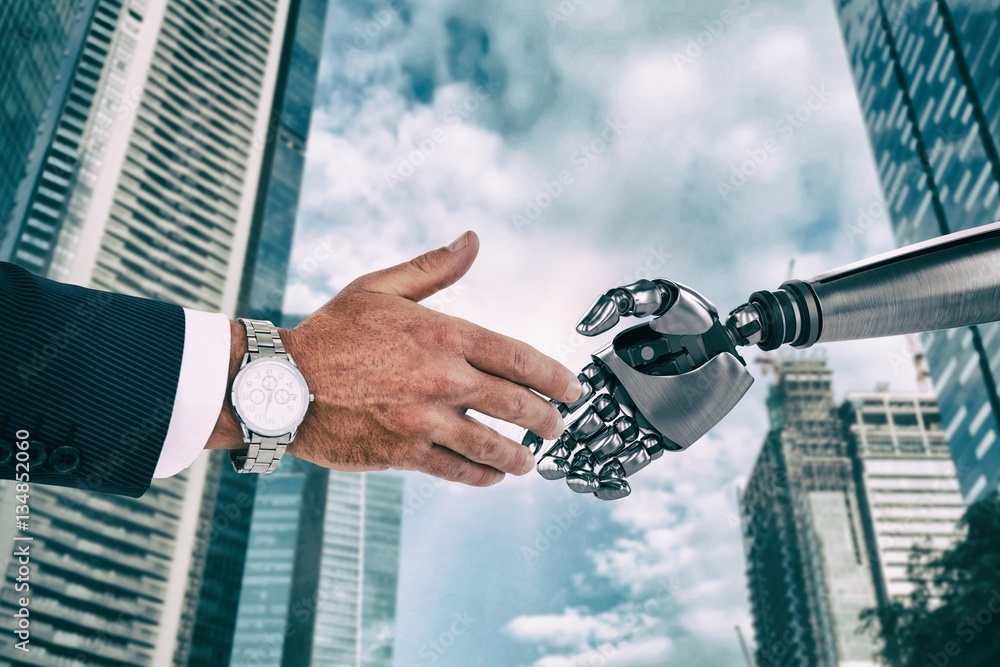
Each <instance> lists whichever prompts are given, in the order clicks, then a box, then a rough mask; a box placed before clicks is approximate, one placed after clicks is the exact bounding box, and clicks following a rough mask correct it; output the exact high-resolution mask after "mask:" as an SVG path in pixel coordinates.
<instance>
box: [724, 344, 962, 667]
mask: <svg viewBox="0 0 1000 667" xmlns="http://www.w3.org/2000/svg"><path fill="white" fill-rule="evenodd" d="M774 368H775V371H776V374H777V379H776V381H775V383H774V385H773V386H772V387H771V392H770V397H769V402H768V407H769V410H770V421H771V430H770V432H769V434H768V436H767V439H766V440H765V442H764V447H763V449H762V450H761V454H760V456H759V457H758V459H757V462H756V464H755V465H754V468H753V472H752V473H751V476H750V479H749V481H748V483H747V487H746V490H745V491H744V492H743V493H742V495H741V497H740V509H741V514H742V517H743V531H744V540H745V547H746V555H747V578H748V584H749V589H750V602H751V607H752V610H753V616H754V628H755V631H756V633H757V659H756V663H757V665H758V666H759V667H769V666H771V665H775V666H776V665H782V666H789V667H791V666H801V667H807V666H808V667H875V665H876V664H877V662H876V659H875V655H874V649H873V645H874V642H873V641H872V637H871V636H870V633H871V632H873V631H874V628H870V629H869V630H868V631H867V632H863V631H862V627H863V626H862V622H861V618H860V617H861V614H862V612H863V611H865V610H867V609H876V608H878V607H880V606H884V605H886V604H888V603H889V602H890V601H893V600H898V599H899V598H900V597H902V596H905V595H906V594H907V593H909V592H910V591H911V590H912V585H911V583H910V581H909V579H908V571H907V564H908V562H909V559H910V556H911V553H912V550H913V547H914V546H917V545H920V546H923V547H926V548H928V549H929V550H931V551H932V552H940V551H941V550H943V549H947V548H949V547H950V546H952V545H953V544H954V543H955V540H956V538H957V537H958V527H957V524H958V520H959V519H960V518H961V515H962V511H963V508H964V504H963V502H962V497H961V494H960V493H959V491H958V481H957V478H956V474H955V466H954V464H953V463H952V461H951V459H950V457H949V455H948V447H947V441H946V438H945V434H944V432H943V430H942V429H941V424H940V416H939V413H938V408H937V405H936V403H935V401H934V398H933V396H930V395H901V394H889V393H884V392H882V393H880V392H876V393H867V394H862V393H857V394H849V395H848V400H847V402H846V403H844V405H843V406H841V408H840V409H839V411H838V410H835V409H834V402H833V393H832V390H831V386H830V380H831V376H830V370H829V369H828V368H827V367H826V365H825V363H824V362H823V361H822V360H820V359H817V358H815V357H801V356H800V357H794V356H786V357H783V358H781V359H780V360H779V361H778V362H777V363H776V364H775V365H774Z"/></svg>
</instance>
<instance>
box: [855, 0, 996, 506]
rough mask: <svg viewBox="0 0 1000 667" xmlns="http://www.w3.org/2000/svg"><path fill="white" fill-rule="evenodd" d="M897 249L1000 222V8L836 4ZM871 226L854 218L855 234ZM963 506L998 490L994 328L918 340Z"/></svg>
mask: <svg viewBox="0 0 1000 667" xmlns="http://www.w3.org/2000/svg"><path fill="white" fill-rule="evenodd" d="M837 7H838V12H839V15H840V22H841V27H842V29H843V34H844V42H845V45H846V49H847V57H848V60H849V62H850V66H851V68H852V70H853V72H854V79H855V83H856V85H857V90H858V100H859V102H860V105H861V111H862V114H863V116H864V120H865V124H866V126H867V130H868V135H869V138H870V140H871V145H872V150H873V152H874V158H875V165H876V170H877V171H878V175H879V178H880V179H881V181H882V188H883V191H884V196H885V205H886V209H887V210H888V214H889V216H890V218H891V221H892V227H893V231H894V233H895V237H896V241H897V243H898V244H899V245H901V246H902V245H907V244H910V243H914V242H917V241H922V240H925V239H928V238H931V237H933V236H938V235H941V234H947V233H950V232H955V231H959V230H963V229H968V228H970V227H975V226H978V225H983V224H987V223H990V222H993V221H996V220H998V219H1000V199H998V196H997V195H998V188H1000V143H998V141H1000V77H997V70H998V67H1000V30H998V29H997V25H1000V7H998V6H997V5H996V3H991V2H966V1H959V0H934V1H932V2H915V1H913V0H905V1H899V2H885V1H883V0H838V2H837ZM869 224H871V222H870V220H869V219H859V224H858V226H857V229H855V230H854V231H855V232H857V233H864V230H865V228H866V226H867V225H869ZM922 342H923V347H924V349H925V350H926V353H927V361H928V364H929V366H930V370H931V375H932V377H933V379H934V389H935V393H936V394H937V398H938V403H939V405H940V409H941V416H942V421H943V424H944V427H945V431H946V433H947V434H948V437H949V441H950V446H951V452H952V457H953V459H954V461H955V465H956V467H957V469H958V477H959V482H960V484H961V488H962V492H963V494H964V496H965V499H966V501H967V502H973V501H975V500H976V499H977V498H980V497H982V495H983V494H984V493H987V492H989V491H992V490H994V489H996V488H997V486H998V484H1000V444H997V432H998V429H1000V398H998V395H997V378H998V374H1000V324H997V323H993V324H988V325H981V326H977V327H968V328H965V329H958V330H950V331H942V332H934V333H928V334H924V335H923V336H922Z"/></svg>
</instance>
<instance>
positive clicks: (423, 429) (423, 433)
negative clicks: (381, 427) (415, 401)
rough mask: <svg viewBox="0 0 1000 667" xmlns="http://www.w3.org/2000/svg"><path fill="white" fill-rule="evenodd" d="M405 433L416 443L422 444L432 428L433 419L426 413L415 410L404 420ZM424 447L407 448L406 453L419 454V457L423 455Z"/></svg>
mask: <svg viewBox="0 0 1000 667" xmlns="http://www.w3.org/2000/svg"><path fill="white" fill-rule="evenodd" d="M406 424H407V429H406V430H407V431H408V432H409V434H410V435H412V436H414V438H415V439H416V440H417V441H418V442H421V443H422V442H424V441H425V440H426V437H427V435H428V434H429V433H430V432H431V431H432V430H433V428H434V418H433V417H432V416H431V415H430V414H429V413H427V412H425V411H422V410H417V411H414V412H412V413H410V414H409V415H408V416H407V418H406ZM425 449H426V447H408V448H407V449H406V451H407V452H414V453H416V452H419V453H420V454H421V455H423V454H424V453H425V451H424V450H425Z"/></svg>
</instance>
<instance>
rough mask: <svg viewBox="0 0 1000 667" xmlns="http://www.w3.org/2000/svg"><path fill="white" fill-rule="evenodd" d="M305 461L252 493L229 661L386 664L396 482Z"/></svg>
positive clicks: (396, 534) (396, 539)
mask: <svg viewBox="0 0 1000 667" xmlns="http://www.w3.org/2000/svg"><path fill="white" fill-rule="evenodd" d="M296 463H298V464H299V465H305V464H301V462H296ZM312 469H313V470H312V472H308V473H306V472H299V473H297V474H298V475H299V476H300V477H302V478H303V480H304V481H302V482H299V483H298V484H297V485H293V484H286V485H284V486H282V487H281V488H280V489H279V488H276V487H275V486H273V485H271V486H270V487H269V488H268V490H267V492H266V493H265V492H260V493H258V500H257V502H258V507H257V508H256V509H255V511H254V516H253V520H252V527H251V532H250V548H249V549H248V552H247V561H246V563H247V564H246V570H245V574H244V578H243V592H242V595H241V597H240V608H239V614H238V617H237V623H236V636H235V638H234V640H233V653H232V657H231V659H230V664H233V665H244V664H255V665H260V667H292V666H299V665H310V664H312V665H344V666H347V665H355V666H357V667H391V665H392V648H393V637H394V633H393V630H394V625H395V615H396V583H397V576H398V571H399V544H400V530H401V525H400V521H401V516H402V492H403V488H402V487H403V480H402V478H401V477H398V476H396V475H391V474H389V475H386V474H372V473H365V474H353V473H342V472H335V471H326V470H320V469H318V468H315V467H312ZM279 473H281V469H280V468H279V470H278V471H277V472H275V473H274V475H278V474H279ZM281 474H283V475H285V476H291V475H293V474H296V473H292V472H288V473H281ZM317 487H321V489H322V490H316V489H317ZM310 489H311V490H310ZM310 498H311V500H310ZM271 503H277V504H278V505H279V506H280V507H281V508H282V510H281V511H278V510H275V511H266V510H262V507H264V506H265V505H266V506H267V507H270V505H271ZM309 503H312V504H309ZM300 506H301V507H302V508H306V507H312V508H317V509H318V511H319V514H318V516H313V515H312V513H310V514H309V516H307V515H306V514H305V513H303V514H302V515H301V516H300V518H299V519H298V524H297V525H296V524H295V520H294V519H289V517H293V516H298V508H299V507H300ZM282 512H284V513H282ZM317 521H318V522H319V526H318V527H317V526H316V522H317ZM305 522H308V525H306V523H305Z"/></svg>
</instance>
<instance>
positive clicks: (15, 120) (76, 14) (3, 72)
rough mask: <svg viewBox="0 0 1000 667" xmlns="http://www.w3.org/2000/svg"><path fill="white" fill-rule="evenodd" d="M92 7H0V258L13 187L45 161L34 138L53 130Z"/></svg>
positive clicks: (71, 2)
mask: <svg viewBox="0 0 1000 667" xmlns="http://www.w3.org/2000/svg"><path fill="white" fill-rule="evenodd" d="M96 5H97V2H96V0H87V1H85V2H79V1H76V0H53V1H52V2H44V3H36V2H4V3H3V4H2V5H0V100H3V103H2V104H0V259H8V258H9V257H10V252H9V251H8V250H7V247H8V243H7V242H8V238H7V236H8V235H7V228H6V225H5V224H4V223H6V221H7V218H8V216H10V213H11V209H12V208H13V206H14V201H15V196H16V195H17V192H18V186H19V184H21V183H22V182H23V181H26V180H27V179H26V178H25V176H26V174H27V173H36V172H37V170H38V167H39V165H40V164H41V163H42V162H43V161H44V160H45V159H46V157H47V156H46V155H45V150H44V148H45V147H44V145H43V142H39V141H38V139H39V138H41V137H44V136H48V135H50V134H51V133H52V132H53V131H54V129H55V121H56V117H57V115H58V114H57V113H56V108H57V107H58V105H59V102H60V100H61V99H62V98H63V96H64V95H65V92H66V85H67V83H68V82H69V78H70V77H69V76H68V74H69V71H70V69H71V68H72V67H73V65H74V64H75V60H76V54H78V53H79V51H80V48H81V43H82V41H83V39H84V34H85V32H86V27H87V26H89V25H90V22H91V19H92V15H93V12H94V9H95V6H96ZM97 39H98V40H100V36H99V37H98V38H97ZM52 159H58V157H57V156H55V155H54V156H52ZM24 196H25V195H24V194H23V193H22V195H21V199H23V198H24Z"/></svg>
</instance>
